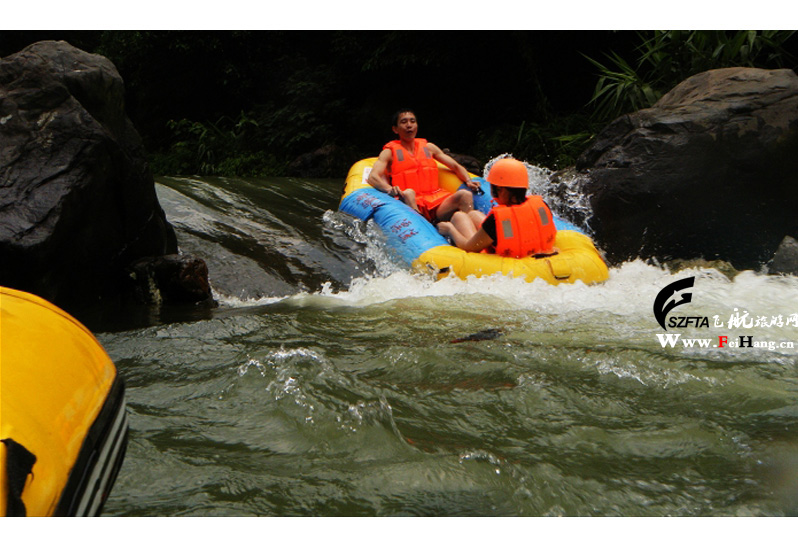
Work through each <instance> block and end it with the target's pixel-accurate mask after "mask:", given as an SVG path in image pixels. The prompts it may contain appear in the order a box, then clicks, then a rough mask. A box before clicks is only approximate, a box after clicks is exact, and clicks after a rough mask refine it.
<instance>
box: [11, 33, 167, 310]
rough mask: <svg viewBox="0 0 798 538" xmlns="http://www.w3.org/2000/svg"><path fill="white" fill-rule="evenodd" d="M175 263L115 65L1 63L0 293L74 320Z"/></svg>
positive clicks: (35, 48)
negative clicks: (136, 275)
mask: <svg viewBox="0 0 798 538" xmlns="http://www.w3.org/2000/svg"><path fill="white" fill-rule="evenodd" d="M176 252H177V243H176V239H175V234H174V231H173V229H172V227H171V225H170V224H169V223H168V222H167V221H166V218H165V216H164V212H163V210H162V209H161V206H160V204H159V203H158V199H157V197H156V194H155V185H154V181H153V177H152V174H151V173H150V171H149V168H148V165H147V161H146V158H145V154H144V151H143V147H142V144H141V140H140V138H139V135H138V133H137V132H136V130H135V129H134V127H133V125H132V123H131V122H130V120H129V119H128V117H127V116H126V114H125V109H124V86H123V82H122V78H121V77H120V76H119V73H118V72H117V70H116V68H115V67H114V65H113V64H112V63H111V62H110V61H109V60H108V59H106V58H104V57H102V56H98V55H94V54H89V53H86V52H84V51H81V50H79V49H76V48H75V47H72V46H71V45H69V44H68V43H65V42H63V41H59V42H55V41H45V42H40V43H36V44H33V45H31V46H29V47H27V48H26V49H24V50H22V51H21V52H19V53H16V54H14V55H12V56H8V57H5V58H2V59H0V285H3V286H9V287H13V288H18V289H23V290H26V291H30V292H33V293H35V294H37V295H40V296H42V297H44V298H45V299H48V300H50V301H52V302H54V303H56V304H58V305H59V306H62V307H63V308H66V309H68V310H69V309H71V308H72V307H73V306H79V305H84V304H90V303H93V302H96V301H97V300H98V299H100V298H104V297H110V296H115V295H117V294H118V293H119V285H120V279H121V280H124V279H125V278H127V276H126V275H127V273H126V271H125V267H127V266H128V265H130V264H131V263H132V262H133V261H135V260H137V259H139V258H142V257H145V256H158V255H163V254H170V253H176Z"/></svg>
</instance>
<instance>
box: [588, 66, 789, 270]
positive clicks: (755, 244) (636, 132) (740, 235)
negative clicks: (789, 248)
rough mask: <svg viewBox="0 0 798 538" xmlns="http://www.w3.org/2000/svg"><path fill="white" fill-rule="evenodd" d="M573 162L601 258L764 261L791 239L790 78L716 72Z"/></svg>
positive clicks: (684, 86) (607, 134)
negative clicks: (582, 181)
mask: <svg viewBox="0 0 798 538" xmlns="http://www.w3.org/2000/svg"><path fill="white" fill-rule="evenodd" d="M577 168H578V169H579V170H580V171H582V172H585V173H586V174H587V176H588V179H587V181H586V183H585V184H584V190H585V192H586V193H587V194H588V195H589V196H590V199H591V205H592V211H593V216H592V217H591V219H590V220H589V225H590V227H591V228H592V230H593V231H594V233H595V238H596V240H597V242H598V243H599V245H600V246H601V247H602V248H603V249H604V250H605V252H606V254H607V257H608V260H609V261H610V262H612V263H618V262H620V261H624V260H626V259H632V258H636V257H642V258H651V257H656V258H659V259H660V260H662V261H666V260H668V259H673V258H685V259H688V258H704V259H707V260H713V259H722V260H726V261H728V262H730V263H732V264H733V265H734V266H735V267H737V268H739V269H755V268H758V267H760V266H761V265H762V263H764V262H765V261H767V259H768V258H769V257H770V255H771V254H772V253H773V251H774V250H775V249H776V246H777V245H778V244H779V242H780V241H781V239H782V238H783V237H784V236H785V235H796V234H798V219H796V218H795V215H796V210H795V200H796V199H798V76H797V75H796V74H795V73H794V72H793V71H792V70H789V69H780V70H764V69H750V68H728V69H718V70H713V71H707V72H704V73H700V74H698V75H695V76H693V77H690V78H689V79H687V80H685V81H684V82H682V83H681V84H679V85H678V86H676V87H675V88H674V89H673V90H671V91H670V92H669V93H668V94H666V95H665V96H663V97H662V99H660V100H659V101H658V102H657V103H656V104H655V105H654V106H653V107H651V108H647V109H644V110H640V111H638V112H635V113H633V114H628V115H625V116H622V117H620V118H618V119H617V120H615V121H614V122H613V123H611V124H610V125H608V126H607V127H606V128H605V129H604V131H602V132H601V133H600V134H599V135H598V137H597V138H596V140H595V141H594V143H593V144H592V146H591V147H590V148H588V149H587V150H586V151H585V152H584V153H583V154H582V155H581V156H580V158H579V160H578V162H577Z"/></svg>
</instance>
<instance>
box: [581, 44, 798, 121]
mask: <svg viewBox="0 0 798 538" xmlns="http://www.w3.org/2000/svg"><path fill="white" fill-rule="evenodd" d="M794 33H795V32H794V31H782V30H768V31H755V30H747V31H737V32H730V31H724V30H713V31H700V30H692V31H681V30H670V31H660V30H658V31H654V32H647V33H643V32H640V33H638V36H639V39H640V40H641V43H640V45H638V47H637V48H636V52H637V54H638V59H637V62H636V64H635V65H634V66H633V65H632V64H630V63H629V62H627V61H626V60H625V59H624V58H622V57H621V56H620V55H619V54H617V53H615V52H610V53H608V54H606V57H607V59H608V60H609V63H608V64H607V65H605V64H603V63H601V62H599V61H597V60H595V59H593V58H590V57H588V56H585V57H586V58H587V59H588V60H589V61H590V62H591V63H592V64H593V65H594V66H595V67H596V68H597V69H598V75H599V80H598V82H597V83H596V88H595V91H594V92H593V98H592V99H591V101H590V103H591V104H593V105H594V106H595V114H596V116H597V118H598V119H600V120H605V121H608V120H612V119H614V118H615V117H617V116H619V115H621V114H623V113H626V112H631V111H634V110H638V109H640V108H645V107H648V106H651V105H653V104H654V103H655V102H657V100H658V99H659V98H660V97H662V95H663V94H664V93H666V92H668V91H670V90H671V89H672V88H673V87H674V86H676V85H677V84H678V83H679V82H681V81H682V80H684V79H686V78H688V77H690V76H692V75H695V74H697V73H700V72H702V71H707V70H709V69H718V68H722V67H735V66H741V67H765V68H774V67H782V66H783V65H784V64H785V62H786V61H788V60H791V56H790V54H789V53H788V52H787V51H786V50H785V47H784V45H785V43H786V42H787V41H788V40H789V39H790V38H792V37H793V34H794Z"/></svg>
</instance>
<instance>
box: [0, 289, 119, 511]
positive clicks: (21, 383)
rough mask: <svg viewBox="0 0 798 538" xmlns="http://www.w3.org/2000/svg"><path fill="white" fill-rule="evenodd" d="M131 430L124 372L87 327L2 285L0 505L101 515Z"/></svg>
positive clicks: (3, 508) (2, 508) (0, 507)
mask: <svg viewBox="0 0 798 538" xmlns="http://www.w3.org/2000/svg"><path fill="white" fill-rule="evenodd" d="M127 431H128V425H127V414H126V411H125V398H124V384H123V381H122V379H121V378H120V377H119V376H118V375H117V371H116V367H115V366H114V364H113V362H112V361H111V359H110V358H109V357H108V355H107V354H106V353H105V351H104V350H103V348H102V346H101V345H100V343H99V342H98V341H97V340H96V338H95V337H94V336H93V335H92V334H91V332H89V330H88V329H86V328H85V327H84V326H83V325H81V324H80V322H78V321H77V320H76V319H74V318H73V317H72V316H70V315H69V314H67V313H66V312H64V311H63V310H61V309H59V308H57V307H56V306H54V305H52V304H50V303H49V302H47V301H45V300H43V299H41V298H39V297H36V296H35V295H31V294H29V293H24V292H21V291H17V290H12V289H9V288H2V287H0V441H2V442H0V514H2V515H6V516H23V515H28V516H73V515H74V516H92V515H99V513H100V511H101V510H102V506H103V503H104V502H105V499H106V497H107V496H108V493H109V492H110V491H111V487H112V485H113V483H114V481H115V479H116V475H117V473H118V471H119V468H120V466H121V463H122V459H123V457H124V452H125V447H126V443H127Z"/></svg>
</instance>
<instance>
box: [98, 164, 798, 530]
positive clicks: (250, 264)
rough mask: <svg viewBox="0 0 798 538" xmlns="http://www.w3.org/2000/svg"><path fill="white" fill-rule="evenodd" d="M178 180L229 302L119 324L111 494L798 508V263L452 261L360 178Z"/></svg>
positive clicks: (141, 502) (634, 509)
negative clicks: (592, 270)
mask: <svg viewBox="0 0 798 538" xmlns="http://www.w3.org/2000/svg"><path fill="white" fill-rule="evenodd" d="M157 188H158V195H159V198H160V200H161V203H162V205H163V207H164V209H165V211H166V213H167V217H168V219H169V220H170V222H172V223H173V224H174V225H175V227H176V229H177V232H178V240H179V244H180V245H181V250H182V251H184V252H189V253H192V254H195V255H197V256H199V257H202V258H204V259H205V260H206V261H207V262H208V265H209V268H210V274H211V280H212V285H213V287H214V293H215V296H216V298H217V300H218V301H219V306H218V308H215V309H210V310H209V309H196V310H194V311H189V312H186V311H185V310H182V311H169V310H167V309H165V310H162V311H160V312H154V313H153V314H152V315H151V316H150V318H148V320H147V322H146V323H141V322H140V320H138V319H137V320H131V322H130V323H129V324H128V326H127V327H124V328H122V329H120V330H113V331H111V330H108V331H105V332H100V333H99V334H98V337H99V339H100V341H101V342H102V343H103V345H104V346H105V347H106V349H107V351H108V352H109V354H110V355H111V356H112V358H113V359H114V361H115V363H116V364H117V366H118V368H119V371H120V372H121V374H122V375H123V376H124V378H125V380H126V382H127V397H128V410H129V415H130V425H131V432H130V442H129V445H128V450H127V455H126V458H125V462H124V465H123V467H122V469H121V472H120V475H119V477H118V479H117V481H116V485H115V487H114V490H113V492H112V494H111V496H110V498H109V499H108V502H107V503H106V505H105V509H104V515H112V516H255V515H257V516H405V515H407V516H779V515H798V369H797V368H796V360H797V359H798V349H796V347H795V346H798V278H795V277H769V276H764V275H762V274H757V273H754V272H750V271H748V272H743V273H738V274H731V275H729V274H724V273H721V272H718V271H717V270H715V269H712V268H707V267H696V268H692V269H684V270H681V271H671V270H668V269H664V268H662V267H658V266H656V265H655V264H653V263H650V262H649V263H646V262H643V261H641V260H635V261H630V262H627V263H624V264H622V265H620V266H617V267H613V268H611V274H610V279H609V280H608V281H607V282H605V283H602V284H599V285H594V286H585V285H582V284H581V283H577V284H575V285H561V286H556V287H555V286H549V285H547V284H541V283H537V282H534V283H526V282H523V281H520V280H513V279H509V278H506V277H489V278H483V279H480V280H476V279H471V280H465V281H463V280H459V279H456V278H447V279H444V280H441V281H437V282H436V281H433V280H432V279H431V277H429V276H427V275H418V274H411V273H410V272H409V271H408V269H407V268H406V267H403V266H402V265H401V263H400V262H398V261H397V260H395V259H394V258H393V257H392V256H391V255H390V253H388V252H386V250H385V249H384V248H383V243H382V237H381V235H380V233H379V231H378V230H376V229H375V228H374V227H373V226H371V225H364V224H363V223H358V222H355V221H354V220H353V219H351V218H349V217H347V216H345V215H343V214H340V213H338V212H336V211H335V209H336V208H337V205H338V201H339V197H340V194H341V189H342V181H339V180H334V181H333V180H300V179H286V178H262V179H257V180H241V179H224V178H160V179H159V183H158V186H157ZM691 276H692V277H695V283H694V286H693V287H692V290H690V291H692V302H691V303H689V304H686V305H682V306H679V307H677V308H676V309H674V310H672V311H671V313H670V314H669V317H670V316H684V317H686V318H689V319H692V321H689V323H690V324H691V325H690V326H689V327H685V328H678V327H668V329H667V330H665V329H663V328H662V327H661V326H660V325H659V324H658V323H657V320H656V319H655V316H654V313H653V308H652V305H653V304H654V301H655V298H656V296H657V294H658V293H659V291H660V290H661V289H662V288H663V287H665V286H667V285H668V284H671V283H672V282H675V281H677V280H680V279H683V278H687V277H691ZM707 323H708V325H709V326H707ZM695 325H698V326H695ZM474 334H477V335H482V336H483V337H484V339H482V338H479V337H477V338H474V339H468V338H467V337H468V336H469V335H474ZM677 334H678V335H679V336H678V337H674V335H677ZM658 335H660V336H658ZM464 338H465V340H463V339H464ZM669 338H676V339H674V340H672V342H673V345H671V344H670V341H669V340H668V339H669ZM724 338H726V340H724ZM458 340H463V341H458ZM690 344H692V347H690ZM740 344H743V345H740ZM702 346H706V347H702ZM721 346H722V347H721Z"/></svg>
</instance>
